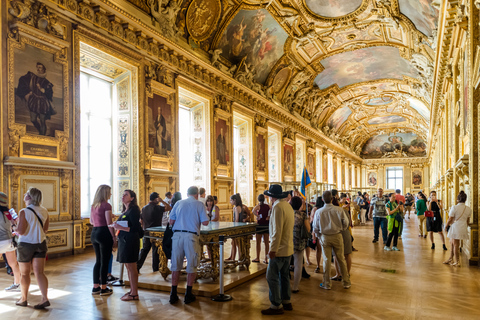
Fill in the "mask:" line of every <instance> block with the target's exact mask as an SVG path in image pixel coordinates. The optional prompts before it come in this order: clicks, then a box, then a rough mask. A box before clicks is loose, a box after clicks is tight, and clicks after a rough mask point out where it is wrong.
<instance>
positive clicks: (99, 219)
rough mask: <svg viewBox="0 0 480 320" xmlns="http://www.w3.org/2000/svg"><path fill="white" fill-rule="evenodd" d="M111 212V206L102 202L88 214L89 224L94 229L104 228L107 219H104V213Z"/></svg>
mask: <svg viewBox="0 0 480 320" xmlns="http://www.w3.org/2000/svg"><path fill="white" fill-rule="evenodd" d="M106 211H112V206H111V205H110V203H108V202H102V204H100V206H98V207H97V208H92V211H91V213H90V222H91V223H92V224H93V226H94V227H106V226H108V224H107V219H106V218H105V212H106Z"/></svg>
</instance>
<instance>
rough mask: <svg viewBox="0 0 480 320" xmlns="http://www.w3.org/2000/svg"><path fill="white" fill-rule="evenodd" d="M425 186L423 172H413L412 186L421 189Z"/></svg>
mask: <svg viewBox="0 0 480 320" xmlns="http://www.w3.org/2000/svg"><path fill="white" fill-rule="evenodd" d="M422 184H423V175H422V171H421V170H413V171H412V185H413V186H414V187H421V186H422Z"/></svg>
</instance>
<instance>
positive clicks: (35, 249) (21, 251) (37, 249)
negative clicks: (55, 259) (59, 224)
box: [17, 240, 47, 262]
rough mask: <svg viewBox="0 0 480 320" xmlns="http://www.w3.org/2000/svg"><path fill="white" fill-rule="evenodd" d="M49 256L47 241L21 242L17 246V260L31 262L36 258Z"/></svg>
mask: <svg viewBox="0 0 480 320" xmlns="http://www.w3.org/2000/svg"><path fill="white" fill-rule="evenodd" d="M46 256H47V241H46V240H43V242H42V243H26V242H19V243H18V246H17V261H18V262H31V261H32V260H33V259H34V258H45V257H46Z"/></svg>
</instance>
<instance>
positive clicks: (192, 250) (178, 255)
mask: <svg viewBox="0 0 480 320" xmlns="http://www.w3.org/2000/svg"><path fill="white" fill-rule="evenodd" d="M184 257H187V273H196V272H197V267H198V265H199V263H200V239H199V236H197V235H196V234H193V233H187V232H175V233H174V234H173V237H172V259H171V261H172V265H171V267H170V270H172V271H181V270H182V268H183V258H184Z"/></svg>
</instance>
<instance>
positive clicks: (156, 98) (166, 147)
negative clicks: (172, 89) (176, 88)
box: [148, 93, 175, 156]
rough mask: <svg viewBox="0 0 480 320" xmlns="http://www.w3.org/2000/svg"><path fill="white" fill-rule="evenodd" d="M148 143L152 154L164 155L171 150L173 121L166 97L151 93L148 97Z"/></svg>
mask: <svg viewBox="0 0 480 320" xmlns="http://www.w3.org/2000/svg"><path fill="white" fill-rule="evenodd" d="M148 113H149V117H148V144H149V147H150V148H153V152H154V154H158V155H162V156H166V155H168V152H171V151H172V135H173V133H174V132H175V130H174V121H173V117H172V108H171V105H170V104H168V102H167V98H165V97H162V96H160V95H158V94H155V93H154V94H153V97H152V98H148Z"/></svg>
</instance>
